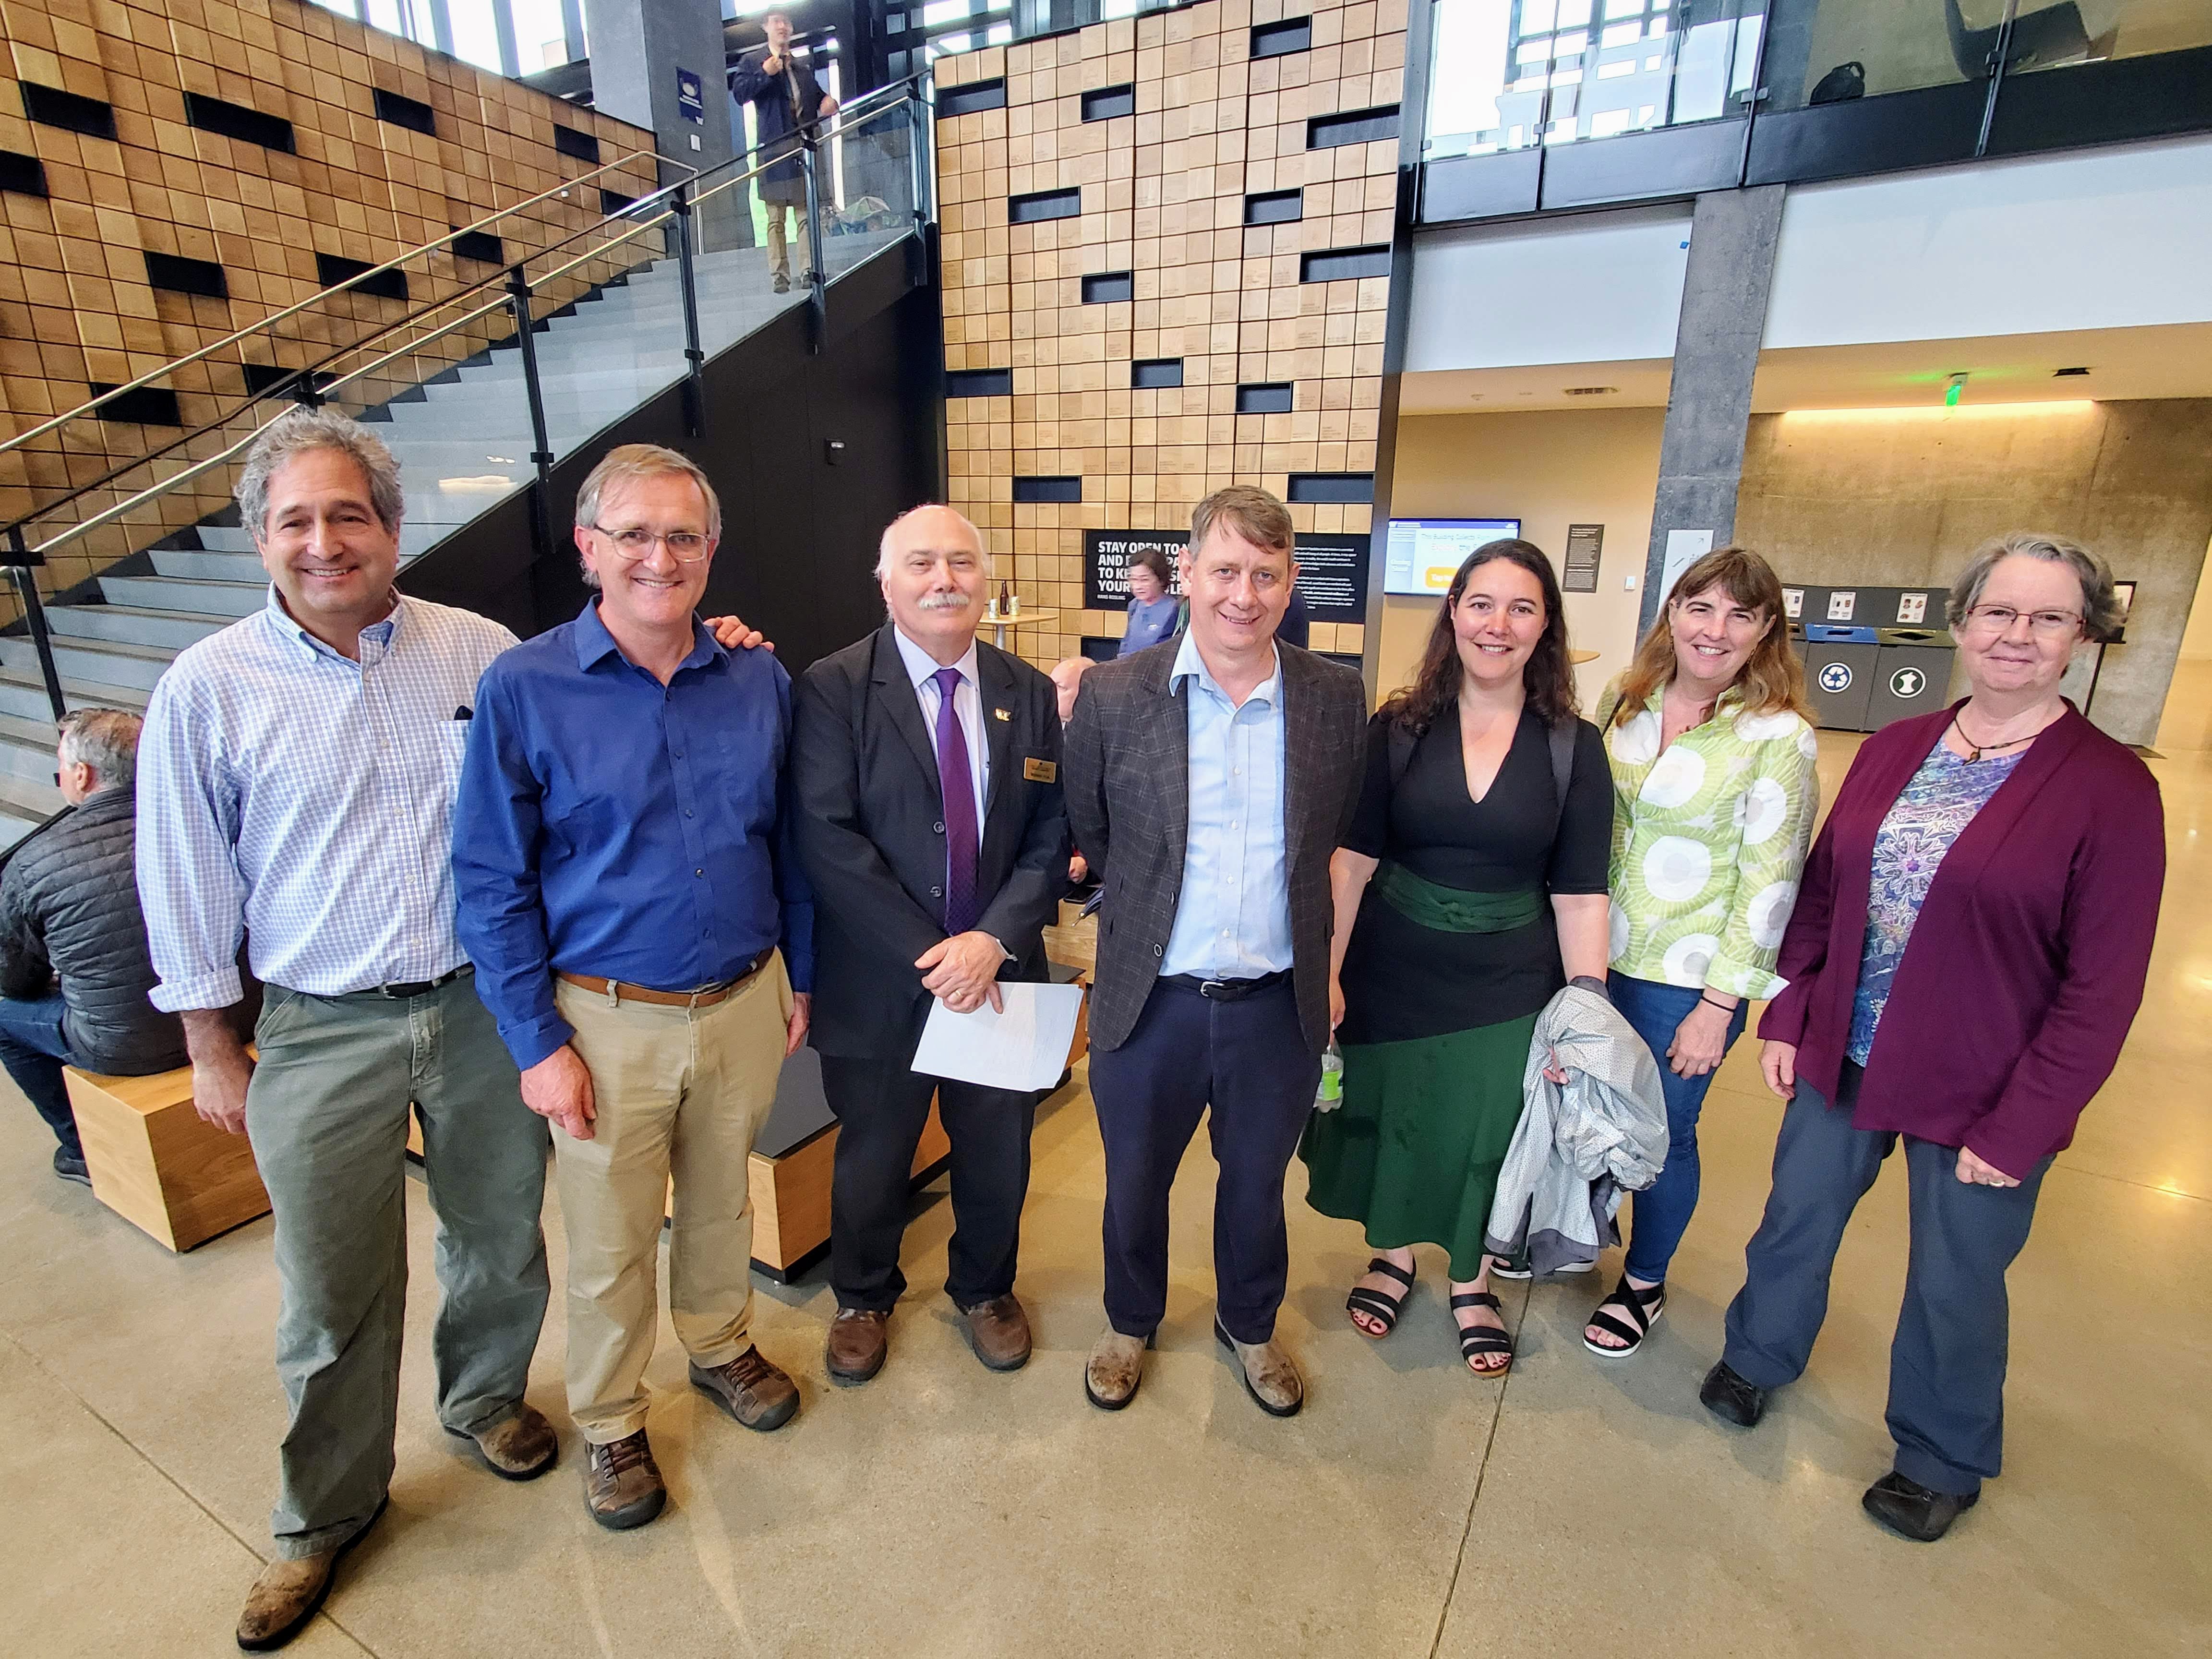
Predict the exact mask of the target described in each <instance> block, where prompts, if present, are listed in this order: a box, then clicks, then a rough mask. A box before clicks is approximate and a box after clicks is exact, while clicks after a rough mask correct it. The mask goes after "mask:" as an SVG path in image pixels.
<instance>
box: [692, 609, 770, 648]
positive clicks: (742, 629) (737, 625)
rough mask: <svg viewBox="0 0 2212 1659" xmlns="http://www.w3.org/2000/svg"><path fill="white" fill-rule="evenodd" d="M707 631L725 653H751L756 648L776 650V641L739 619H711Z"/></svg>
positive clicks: (708, 621)
mask: <svg viewBox="0 0 2212 1659" xmlns="http://www.w3.org/2000/svg"><path fill="white" fill-rule="evenodd" d="M707 631H708V633H709V634H712V635H714V643H715V644H717V645H719V646H720V647H722V649H723V650H725V651H750V650H751V649H753V648H754V647H756V646H758V647H763V648H765V649H767V650H769V651H773V650H775V641H773V640H771V639H769V637H768V636H767V635H764V634H763V633H762V632H761V631H760V629H757V628H748V627H746V626H745V624H744V618H742V617H708V618H707Z"/></svg>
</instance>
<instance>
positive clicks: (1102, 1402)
mask: <svg viewBox="0 0 2212 1659" xmlns="http://www.w3.org/2000/svg"><path fill="white" fill-rule="evenodd" d="M1151 1346H1152V1338H1150V1337H1149V1336H1146V1337H1136V1336H1124V1335H1122V1334H1121V1332H1119V1331H1117V1330H1115V1329H1114V1328H1111V1327H1110V1326H1109V1327H1108V1328H1107V1331H1106V1334H1105V1335H1103V1336H1102V1337H1100V1338H1099V1339H1098V1340H1097V1342H1095V1343H1093V1344H1092V1345H1091V1358H1089V1359H1088V1360H1087V1361H1086V1362H1085V1364H1084V1367H1083V1392H1084V1394H1085V1396H1086V1397H1087V1398H1088V1399H1089V1400H1090V1401H1091V1404H1092V1405H1094V1406H1096V1407H1098V1409H1099V1410H1100V1411H1103V1412H1118V1411H1120V1410H1121V1407H1124V1406H1126V1405H1127V1404H1128V1403H1129V1402H1130V1401H1132V1400H1134V1399H1135V1398H1136V1397H1137V1385H1138V1384H1139V1383H1142V1382H1143V1381H1144V1380H1145V1350H1146V1349H1147V1348H1149V1347H1151Z"/></svg>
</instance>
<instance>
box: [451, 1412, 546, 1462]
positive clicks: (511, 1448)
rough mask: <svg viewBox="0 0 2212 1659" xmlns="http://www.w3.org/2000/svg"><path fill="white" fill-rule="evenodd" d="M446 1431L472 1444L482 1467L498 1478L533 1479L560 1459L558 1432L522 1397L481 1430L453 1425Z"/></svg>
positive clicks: (543, 1415)
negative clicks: (479, 1457) (501, 1416)
mask: <svg viewBox="0 0 2212 1659" xmlns="http://www.w3.org/2000/svg"><path fill="white" fill-rule="evenodd" d="M446 1432H447V1434H450V1435H452V1436H453V1438H454V1439H456V1440H465V1441H467V1442H468V1443H470V1444H471V1445H472V1446H474V1447H475V1448H476V1449H477V1454H478V1455H480V1456H481V1457H482V1458H483V1462H484V1467H485V1468H488V1469H489V1470H490V1471H491V1472H492V1473H493V1474H495V1475H497V1476H498V1477H499V1478H500V1479H501V1480H536V1479H537V1478H538V1476H539V1475H541V1474H544V1473H545V1471H546V1470H548V1469H550V1468H552V1467H553V1466H554V1464H556V1463H557V1462H560V1461H561V1437H560V1436H558V1435H557V1434H556V1433H554V1431H553V1425H551V1424H550V1423H549V1422H547V1421H546V1420H545V1413H544V1412H541V1411H539V1410H538V1407H535V1406H533V1405H532V1404H531V1403H530V1402H529V1401H526V1400H518V1401H515V1408H514V1411H513V1413H512V1414H511V1415H509V1416H507V1417H503V1418H501V1419H500V1420H499V1421H498V1422H496V1423H495V1424H493V1425H491V1427H489V1428H488V1429H486V1430H485V1431H483V1433H482V1434H471V1433H469V1432H468V1431H465V1430H463V1429H454V1428H448V1429H447V1431H446Z"/></svg>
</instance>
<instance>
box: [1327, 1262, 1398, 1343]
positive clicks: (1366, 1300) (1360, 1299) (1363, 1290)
mask: <svg viewBox="0 0 2212 1659" xmlns="http://www.w3.org/2000/svg"><path fill="white" fill-rule="evenodd" d="M1367 1271H1368V1272H1369V1273H1387V1274H1388V1275H1389V1277H1391V1278H1392V1279H1396V1280H1397V1281H1398V1282H1399V1283H1400V1284H1401V1285H1404V1286H1405V1287H1406V1288H1405V1289H1404V1290H1402V1291H1399V1292H1398V1294H1397V1295H1395V1296H1392V1295H1391V1294H1390V1293H1389V1291H1370V1290H1369V1289H1368V1288H1367V1287H1366V1286H1365V1285H1353V1286H1352V1294H1351V1295H1350V1296H1347V1297H1345V1298H1344V1310H1345V1312H1346V1313H1348V1314H1365V1315H1366V1316H1368V1317H1369V1318H1370V1319H1375V1320H1380V1321H1381V1322H1382V1324H1383V1328H1382V1329H1381V1330H1379V1331H1370V1330H1369V1329H1368V1328H1366V1327H1365V1326H1364V1325H1362V1324H1361V1323H1360V1322H1358V1320H1356V1319H1355V1320H1353V1321H1352V1329H1353V1330H1355V1331H1358V1333H1359V1334H1360V1335H1362V1336H1364V1337H1365V1338H1367V1339H1368V1340H1369V1341H1370V1342H1380V1341H1381V1340H1383V1338H1384V1337H1386V1336H1388V1335H1389V1334H1390V1333H1391V1332H1392V1331H1394V1330H1395V1329H1397V1328H1398V1310H1399V1309H1401V1308H1402V1307H1404V1306H1405V1305H1406V1298H1407V1297H1408V1296H1410V1295H1411V1294H1412V1293H1413V1274H1411V1273H1407V1271H1406V1270H1405V1269H1404V1268H1403V1267H1400V1266H1399V1265H1398V1264H1397V1263H1396V1262H1395V1261H1390V1260H1389V1259H1388V1258H1387V1257H1384V1256H1379V1255H1378V1256H1376V1258H1375V1259H1374V1260H1373V1261H1370V1262H1369V1263H1368V1264H1367Z"/></svg>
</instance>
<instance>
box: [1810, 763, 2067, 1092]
mask: <svg viewBox="0 0 2212 1659" xmlns="http://www.w3.org/2000/svg"><path fill="white" fill-rule="evenodd" d="M2026 753H2027V750H2025V749H2023V750H2021V751H2020V754H2017V755H1992V756H1990V757H1988V758H1987V759H1985V760H1978V761H1971V762H1969V761H1966V760H1962V759H1960V757H1958V756H1956V755H1954V754H1953V753H1952V752H1951V750H1950V748H1949V747H1948V745H1947V744H1942V743H1938V744H1936V747H1935V748H1934V749H1933V750H1930V751H1929V756H1928V758H1927V759H1926V760H1924V761H1923V762H1921V763H1920V769H1919V770H1918V771H1917V772H1915V773H1914V774H1913V775H1912V780H1911V782H1909V783H1907V784H1906V785H1905V788H1904V791H1903V793H1900V794H1899V796H1898V798H1897V804H1896V805H1893V806H1892V807H1891V808H1890V809H1889V814H1888V816H1887V817H1885V818H1883V819H1882V821H1881V831H1880V833H1879V834H1877V835H1876V836H1875V842H1874V878H1873V880H1872V881H1871V882H1870V883H1869V886H1868V890H1867V931H1866V948H1865V950H1864V951H1863V953H1862V955H1861V956H1860V957H1859V983H1858V989H1857V992H1856V993H1855V994H1853V996H1852V998H1851V1035H1850V1043H1849V1045H1848V1046H1847V1047H1846V1048H1845V1050H1844V1052H1845V1053H1847V1054H1849V1055H1850V1058H1851V1060H1852V1061H1853V1063H1855V1064H1857V1065H1860V1066H1863V1065H1865V1064H1866V1062H1867V1056H1868V1055H1869V1054H1871V1053H1873V1052H1874V1033H1875V1026H1876V1025H1878V1024H1881V1011H1882V1009H1883V1007H1884V1006H1886V1005H1887V1003H1888V1001H1889V987H1890V984H1891V982H1892V981H1893V980H1895V979H1896V977H1897V964H1898V963H1900V962H1902V961H1904V960H1905V945H1907V944H1908V943H1909V942H1910V941H1911V938H1912V924H1913V923H1914V922H1915V921H1918V920H1919V917H1920V906H1921V902H1923V900H1924V899H1926V898H1927V896H1928V889H1929V885H1930V884H1932V883H1933V882H1934V881H1935V879H1936V869H1937V867H1938V866H1941V865H1942V862H1943V857H1944V854H1947V853H1948V852H1949V851H1950V850H1951V844H1952V843H1953V842H1955V841H1957V840H1958V839H1959V837H1960V835H1961V834H1963V833H1964V832H1965V830H1966V826H1967V825H1968V824H1969V823H1972V822H1973V821H1974V814H1975V813H1977V812H1978V811H1981V810H1982V808H1983V807H1984V806H1986V805H1988V804H1989V799H1990V796H1992V795H1994V794H1996V792H1997V788H1998V786H1999V785H2001V784H2002V783H2003V782H2004V781H2005V780H2006V779H2007V778H2008V777H2010V776H2011V775H2012V773H2013V768H2015V766H2017V765H2019V764H2020V760H2021V755H2025V754H2026Z"/></svg>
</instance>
